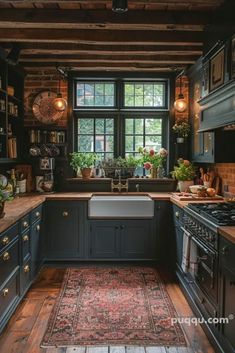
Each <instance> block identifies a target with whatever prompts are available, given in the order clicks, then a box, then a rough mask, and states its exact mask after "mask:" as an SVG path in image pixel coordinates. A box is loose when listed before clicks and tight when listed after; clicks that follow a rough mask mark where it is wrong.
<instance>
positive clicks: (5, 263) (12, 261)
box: [0, 240, 19, 286]
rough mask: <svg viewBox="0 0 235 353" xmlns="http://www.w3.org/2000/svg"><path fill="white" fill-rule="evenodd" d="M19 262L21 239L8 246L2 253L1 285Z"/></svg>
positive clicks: (0, 257) (0, 262)
mask: <svg viewBox="0 0 235 353" xmlns="http://www.w3.org/2000/svg"><path fill="white" fill-rule="evenodd" d="M18 264H19V241H18V240H17V241H16V242H15V243H14V244H12V245H11V246H9V247H7V248H6V250H5V251H3V252H2V253H1V255H0V269H1V271H0V286H1V283H3V282H4V281H5V280H6V279H7V277H8V276H10V274H11V272H12V271H14V269H15V268H16V267H17V266H18Z"/></svg>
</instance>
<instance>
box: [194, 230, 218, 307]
mask: <svg viewBox="0 0 235 353" xmlns="http://www.w3.org/2000/svg"><path fill="white" fill-rule="evenodd" d="M191 242H192V245H193V246H194V247H195V249H196V257H197V270H196V271H194V273H191V275H193V277H194V280H195V282H196V283H197V285H198V286H199V288H200V289H201V290H202V291H203V292H205V293H206V294H207V295H208V296H209V297H210V298H211V299H213V301H214V302H217V285H218V283H217V282H218V278H217V277H218V275H217V271H218V257H217V254H216V253H215V252H214V251H213V250H211V249H210V248H208V247H207V246H206V245H205V244H204V243H202V242H201V241H200V240H198V239H197V238H195V237H194V236H192V237H191Z"/></svg>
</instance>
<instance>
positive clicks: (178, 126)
mask: <svg viewBox="0 0 235 353" xmlns="http://www.w3.org/2000/svg"><path fill="white" fill-rule="evenodd" d="M172 129H173V131H174V132H175V133H176V134H177V135H178V136H177V138H176V141H177V143H183V142H184V139H185V138H186V137H188V135H189V132H190V125H189V123H188V122H187V121H185V120H177V121H176V123H175V124H174V125H173V127H172Z"/></svg>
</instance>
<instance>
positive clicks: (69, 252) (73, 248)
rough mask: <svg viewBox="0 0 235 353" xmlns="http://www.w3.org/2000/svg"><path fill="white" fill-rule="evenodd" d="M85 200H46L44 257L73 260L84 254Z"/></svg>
mask: <svg viewBox="0 0 235 353" xmlns="http://www.w3.org/2000/svg"><path fill="white" fill-rule="evenodd" d="M86 206H87V203H86V202H82V201H48V202H47V205H46V212H45V218H46V220H45V222H46V225H45V227H46V235H45V239H46V258H47V259H48V260H72V259H73V260H75V259H78V258H81V257H83V256H84V242H83V240H84V238H85V236H84V228H85V223H86V217H87V216H86Z"/></svg>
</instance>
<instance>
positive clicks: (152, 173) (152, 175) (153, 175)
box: [149, 167, 157, 179]
mask: <svg viewBox="0 0 235 353" xmlns="http://www.w3.org/2000/svg"><path fill="white" fill-rule="evenodd" d="M149 177H150V178H151V179H156V178H157V168H156V167H152V168H151V169H150V176H149Z"/></svg>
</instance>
